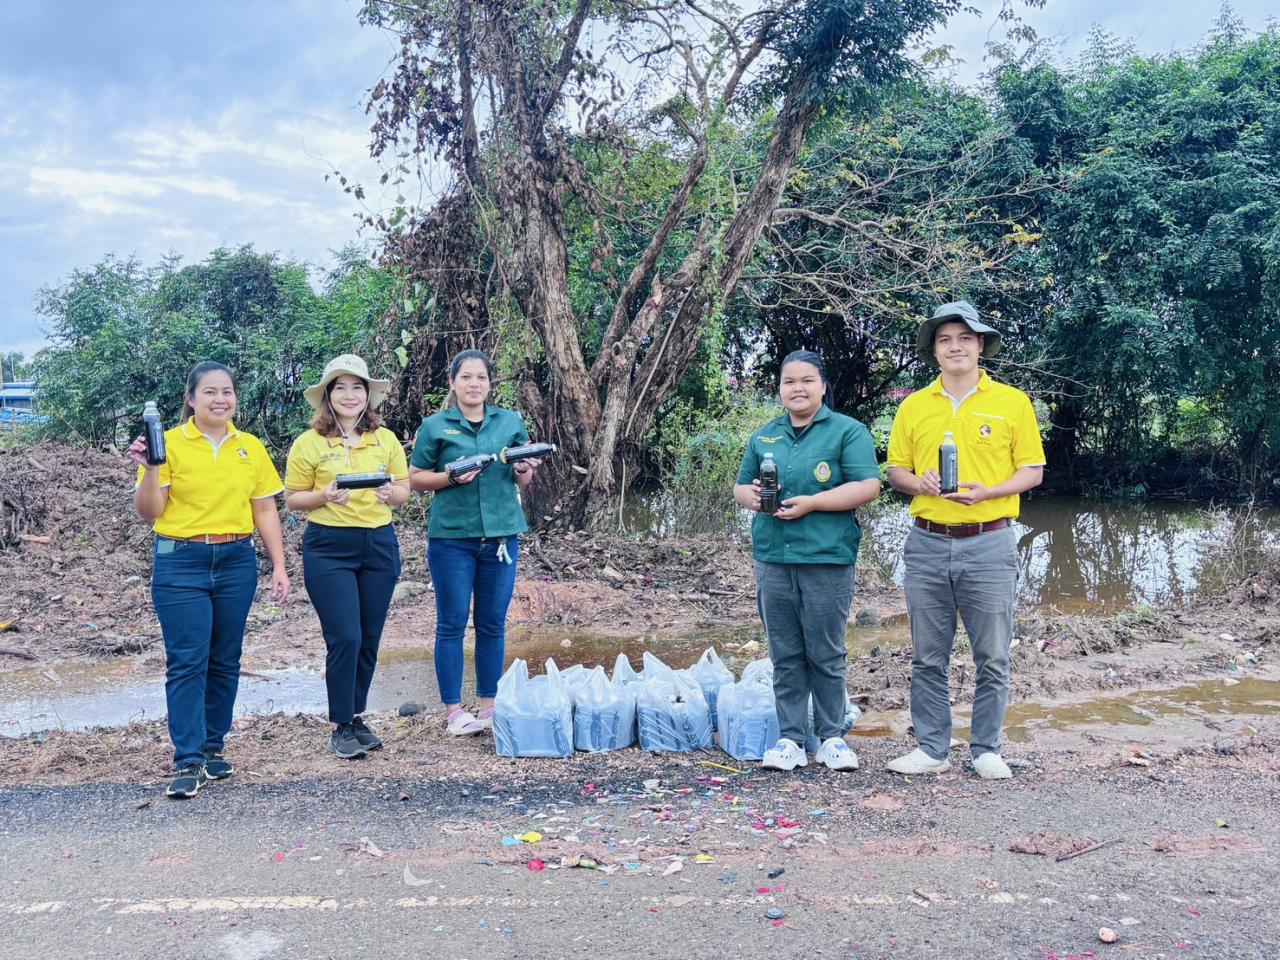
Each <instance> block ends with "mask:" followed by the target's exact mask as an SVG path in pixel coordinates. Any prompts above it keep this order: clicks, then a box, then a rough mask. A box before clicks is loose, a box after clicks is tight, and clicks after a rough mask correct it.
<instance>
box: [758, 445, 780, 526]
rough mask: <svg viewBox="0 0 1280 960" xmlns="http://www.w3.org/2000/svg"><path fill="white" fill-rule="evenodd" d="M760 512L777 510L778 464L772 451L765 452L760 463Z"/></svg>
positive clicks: (774, 511)
mask: <svg viewBox="0 0 1280 960" xmlns="http://www.w3.org/2000/svg"><path fill="white" fill-rule="evenodd" d="M760 512H761V513H777V512H778V465H777V464H776V463H775V462H774V460H773V454H772V453H766V454H765V455H764V460H763V461H762V462H761V464H760Z"/></svg>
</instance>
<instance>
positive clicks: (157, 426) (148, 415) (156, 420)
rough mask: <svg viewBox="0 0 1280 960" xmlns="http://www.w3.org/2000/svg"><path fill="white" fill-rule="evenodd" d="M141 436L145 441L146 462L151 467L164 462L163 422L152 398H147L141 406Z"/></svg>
mask: <svg viewBox="0 0 1280 960" xmlns="http://www.w3.org/2000/svg"><path fill="white" fill-rule="evenodd" d="M142 436H143V437H144V438H145V439H146V441H147V463H148V464H150V465H151V466H153V467H156V466H159V465H160V464H162V463H164V461H165V451H164V424H163V423H162V422H161V421H160V411H159V410H157V409H156V402H155V401H154V400H148V401H147V405H146V406H145V407H143V408H142Z"/></svg>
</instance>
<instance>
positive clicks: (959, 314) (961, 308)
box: [916, 300, 1000, 365]
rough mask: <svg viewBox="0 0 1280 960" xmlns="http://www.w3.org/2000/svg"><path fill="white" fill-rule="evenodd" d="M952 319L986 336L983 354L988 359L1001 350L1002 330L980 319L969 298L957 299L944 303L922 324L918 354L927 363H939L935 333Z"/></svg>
mask: <svg viewBox="0 0 1280 960" xmlns="http://www.w3.org/2000/svg"><path fill="white" fill-rule="evenodd" d="M950 320H959V321H960V322H961V323H963V324H964V325H965V326H966V327H968V328H969V329H970V330H972V331H973V332H974V333H980V334H982V336H983V337H985V338H986V339H985V340H984V341H983V343H982V355H983V356H984V357H985V358H987V359H988V360H990V359H991V358H992V357H994V356H995V355H996V353H997V352H998V351H999V350H1000V331H999V330H997V329H996V328H995V327H989V326H987V325H986V324H985V323H983V322H982V321H981V320H979V319H978V311H977V310H975V309H974V306H973V304H971V303H970V302H969V301H968V300H956V301H955V302H954V303H944V304H943V305H942V306H940V307H939V308H938V309H937V310H935V311H933V316H931V317H930V318H929V319H928V320H926V321H924V323H922V324H920V330H919V332H918V333H917V334H916V356H918V357H919V358H920V359H921V360H923V361H924V362H925V363H932V364H935V365H936V364H937V362H938V361H937V360H936V359H935V358H934V356H933V335H934V334H935V333H936V332H937V330H938V327H940V326H942V325H943V324H944V323H947V322H948V321H950Z"/></svg>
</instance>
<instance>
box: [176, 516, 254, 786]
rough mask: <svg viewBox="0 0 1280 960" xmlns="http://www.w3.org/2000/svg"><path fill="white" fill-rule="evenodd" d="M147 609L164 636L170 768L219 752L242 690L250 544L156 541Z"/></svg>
mask: <svg viewBox="0 0 1280 960" xmlns="http://www.w3.org/2000/svg"><path fill="white" fill-rule="evenodd" d="M153 558H154V562H153V566H152V570H151V602H152V603H153V604H155V608H156V616H157V617H159V618H160V630H161V631H162V632H163V633H164V653H165V663H166V668H165V677H164V693H165V701H166V702H167V704H168V709H169V738H170V739H171V740H172V741H173V762H174V764H175V765H176V766H177V767H178V768H179V769H181V768H182V767H186V766H191V765H193V764H194V765H202V764H203V763H204V751H205V750H215V751H221V750H222V741H223V738H224V737H225V736H226V735H227V731H228V730H230V729H231V711H232V708H233V707H235V703H236V688H237V687H238V686H239V684H240V648H241V646H242V645H243V643H244V624H245V620H247V619H248V617H249V607H250V605H251V604H252V603H253V595H254V593H255V592H256V591H257V589H258V554H257V551H256V550H254V547H253V538H251V537H246V538H245V539H244V540H237V541H235V542H234V543H212V544H204V543H189V542H186V541H182V540H170V539H169V538H168V537H160V536H157V537H156V541H155V547H154V549H153Z"/></svg>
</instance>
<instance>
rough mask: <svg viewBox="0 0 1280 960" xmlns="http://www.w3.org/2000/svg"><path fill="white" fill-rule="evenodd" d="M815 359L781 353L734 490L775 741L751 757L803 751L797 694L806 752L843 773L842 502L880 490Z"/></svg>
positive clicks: (848, 517)
mask: <svg viewBox="0 0 1280 960" xmlns="http://www.w3.org/2000/svg"><path fill="white" fill-rule="evenodd" d="M826 389H827V387H826V373H825V370H824V368H823V365H822V359H821V358H820V357H819V356H818V355H817V354H816V353H812V352H810V351H808V350H797V351H795V352H794V353H790V354H788V355H787V356H786V357H785V358H784V359H783V361H782V373H781V377H780V381H779V386H778V395H779V397H780V399H781V400H782V406H783V409H784V410H785V411H786V412H785V413H783V414H782V416H780V417H777V418H775V419H773V420H770V421H769V422H768V423H767V424H765V425H764V426H763V427H761V428H760V429H759V430H757V431H756V432H755V433H754V434H752V435H751V439H750V441H749V442H748V443H747V450H746V453H745V454H744V455H743V458H742V466H741V468H740V469H739V470H738V483H737V485H736V486H735V487H734V488H733V495H734V499H735V500H737V502H738V503H739V505H741V506H743V507H745V508H747V509H748V510H755V511H756V516H755V518H754V519H753V520H752V522H751V547H752V555H753V556H754V558H755V579H756V603H757V605H758V607H759V609H760V619H761V620H762V621H763V622H764V629H765V636H766V638H767V639H768V643H769V659H770V660H772V661H773V691H774V697H775V699H776V701H777V710H778V732H779V736H780V739H779V740H778V743H777V745H775V746H774V747H772V748H771V749H769V750H767V751H765V754H764V759H763V761H762V763H763V765H764V766H766V767H770V768H772V769H776V770H794V769H795V768H796V767H803V766H805V765H806V764H807V763H808V759H807V757H806V754H805V751H804V748H803V747H802V746H801V744H803V743H804V741H805V730H806V727H807V724H808V702H809V697H810V695H812V696H813V720H814V727H815V731H816V733H817V735H818V739H819V740H820V741H821V743H822V746H821V747H820V748H819V750H818V752H817V754H816V756H815V759H816V760H817V762H818V763H821V764H825V765H826V766H827V767H829V768H831V769H832V770H852V769H855V768H856V767H857V766H858V758H857V755H856V754H855V753H854V752H853V750H851V749H850V748H849V745H848V744H847V743H845V741H844V738H843V736H842V732H843V730H844V715H845V696H846V694H845V657H846V650H845V644H844V635H845V629H846V627H847V624H848V621H849V606H850V604H851V603H852V602H853V579H854V578H853V570H854V563H855V562H856V561H857V558H858V543H859V540H860V538H861V530H860V529H859V527H858V520H857V517H856V516H855V515H854V509H855V508H857V507H860V506H862V505H864V504H867V503H870V502H871V501H873V500H875V499H876V497H878V496H879V495H880V468H879V466H878V465H877V464H876V456H875V445H874V443H873V442H872V440H871V434H870V433H869V432H868V430H867V428H866V427H864V426H863V425H862V424H861V423H859V422H858V421H857V420H854V419H852V418H850V417H846V416H843V415H842V414H839V413H836V412H834V411H833V410H831V409H830V408H829V407H827V406H826V405H825V403H824V399H825V396H826ZM766 453H767V454H772V456H773V460H774V462H775V463H776V464H777V467H778V497H779V499H780V505H779V507H778V510H777V512H776V513H773V514H767V513H761V512H760V482H759V479H758V477H759V475H760V463H761V461H762V460H763V459H764V455H765V454H766Z"/></svg>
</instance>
